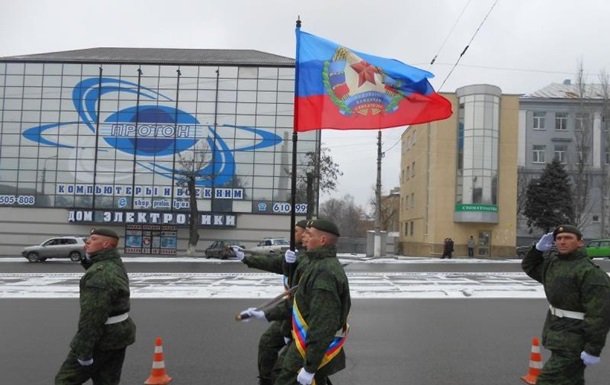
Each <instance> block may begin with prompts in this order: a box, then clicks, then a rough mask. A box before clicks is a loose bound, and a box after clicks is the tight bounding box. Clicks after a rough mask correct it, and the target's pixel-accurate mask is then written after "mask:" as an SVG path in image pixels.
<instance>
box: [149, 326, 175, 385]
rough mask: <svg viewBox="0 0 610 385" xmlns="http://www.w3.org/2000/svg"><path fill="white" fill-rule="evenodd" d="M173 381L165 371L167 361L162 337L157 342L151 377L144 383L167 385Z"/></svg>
mask: <svg viewBox="0 0 610 385" xmlns="http://www.w3.org/2000/svg"><path fill="white" fill-rule="evenodd" d="M171 380H172V378H171V377H170V376H168V375H167V372H166V371H165V360H164V359H163V344H162V343H161V337H157V340H156V341H155V354H154V355H153V364H152V370H151V371H150V376H149V377H148V379H147V380H146V381H145V382H144V384H145V385H166V384H169V382H170V381H171Z"/></svg>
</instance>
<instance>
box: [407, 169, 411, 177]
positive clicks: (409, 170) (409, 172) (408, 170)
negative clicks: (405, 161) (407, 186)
mask: <svg viewBox="0 0 610 385" xmlns="http://www.w3.org/2000/svg"><path fill="white" fill-rule="evenodd" d="M410 174H411V167H410V166H407V180H409V175H410Z"/></svg>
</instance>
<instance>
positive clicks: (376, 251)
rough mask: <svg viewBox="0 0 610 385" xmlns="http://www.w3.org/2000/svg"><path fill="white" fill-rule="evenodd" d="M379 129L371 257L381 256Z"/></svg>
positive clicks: (379, 132) (379, 134) (380, 153)
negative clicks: (373, 238)
mask: <svg viewBox="0 0 610 385" xmlns="http://www.w3.org/2000/svg"><path fill="white" fill-rule="evenodd" d="M382 157H383V154H382V152H381V130H379V131H378V133H377V184H376V186H375V202H376V206H377V207H376V210H375V240H374V242H373V257H374V258H379V257H381V158H382Z"/></svg>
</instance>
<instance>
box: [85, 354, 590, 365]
mask: <svg viewBox="0 0 610 385" xmlns="http://www.w3.org/2000/svg"><path fill="white" fill-rule="evenodd" d="M583 353H584V352H583ZM598 359H599V358H598ZM76 361H78V363H79V364H80V366H91V365H93V358H89V359H88V360H81V359H78V358H77V359H76Z"/></svg>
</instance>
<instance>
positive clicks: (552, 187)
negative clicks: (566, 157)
mask: <svg viewBox="0 0 610 385" xmlns="http://www.w3.org/2000/svg"><path fill="white" fill-rule="evenodd" d="M523 215H524V216H525V217H526V218H527V226H528V227H529V231H530V233H532V232H533V228H534V227H536V228H538V229H541V230H542V231H544V232H548V231H549V230H550V229H552V228H554V227H555V226H557V225H559V224H562V223H565V224H573V223H574V200H573V197H572V182H571V181H570V178H569V176H568V173H567V172H566V170H565V169H564V167H563V165H562V164H561V163H560V162H559V160H558V159H554V160H553V161H552V162H551V163H547V165H546V167H545V168H544V172H543V173H542V176H541V177H540V178H538V179H532V180H531V181H530V183H529V184H528V186H527V199H526V202H525V208H524V210H523Z"/></svg>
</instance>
